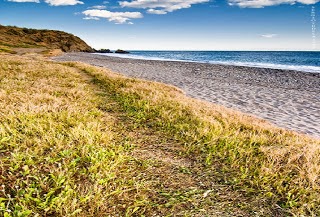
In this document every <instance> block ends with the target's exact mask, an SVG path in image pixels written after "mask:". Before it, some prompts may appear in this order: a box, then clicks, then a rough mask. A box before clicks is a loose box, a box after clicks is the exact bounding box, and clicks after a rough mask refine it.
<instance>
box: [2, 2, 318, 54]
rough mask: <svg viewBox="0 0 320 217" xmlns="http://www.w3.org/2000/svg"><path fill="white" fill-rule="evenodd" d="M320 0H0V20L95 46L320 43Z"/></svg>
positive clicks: (298, 46) (310, 46)
mask: <svg viewBox="0 0 320 217" xmlns="http://www.w3.org/2000/svg"><path fill="white" fill-rule="evenodd" d="M319 2H320V0H117V1H114V0H107V1H105V0H0V24H1V25H12V26H19V27H27V28H37V29H54V30H62V31H66V32H69V33H72V34H74V35H77V36H79V37H80V38H82V39H83V40H85V41H86V42H87V43H88V44H89V45H90V46H92V47H94V48H96V49H101V48H106V49H107V48H109V49H112V50H114V49H125V50H254V51H255V50H320V35H319V30H318V27H319V22H320V19H319V16H318V14H320V10H319V9H320V7H319V4H320V3H319ZM312 10H313V11H314V13H313V14H312Z"/></svg>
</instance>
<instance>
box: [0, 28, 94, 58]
mask: <svg viewBox="0 0 320 217" xmlns="http://www.w3.org/2000/svg"><path fill="white" fill-rule="evenodd" d="M0 45H3V46H6V47H13V48H39V47H42V48H47V49H61V50H62V51H63V52H94V49H93V48H91V47H90V46H89V45H87V44H86V43H85V42H84V41H83V40H82V39H80V38H79V37H77V36H74V35H72V34H70V33H66V32H62V31H55V30H37V29H27V28H19V27H15V26H2V25H0Z"/></svg>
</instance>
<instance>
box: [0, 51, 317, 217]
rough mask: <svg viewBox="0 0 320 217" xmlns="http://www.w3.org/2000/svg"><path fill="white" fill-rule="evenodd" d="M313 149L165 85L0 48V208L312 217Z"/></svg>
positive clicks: (0, 211) (41, 212) (8, 212)
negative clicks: (13, 53) (11, 52)
mask: <svg viewBox="0 0 320 217" xmlns="http://www.w3.org/2000/svg"><path fill="white" fill-rule="evenodd" d="M319 149H320V142H319V140H314V139H311V138H308V137H306V136H303V135H298V134H295V133H293V132H289V131H285V130H282V129H278V128H275V127H273V126H271V125H269V124H268V123H267V122H265V121H262V120H258V119H255V118H252V117H249V116H246V115H244V114H242V113H238V112H236V111H232V110H229V109H226V108H224V107H221V106H218V105H213V104H210V103H206V102H203V101H199V100H194V99H190V98H187V97H186V96H184V95H183V94H182V92H181V91H180V90H178V89H176V88H175V87H171V86H167V85H163V84H159V83H155V82H147V81H142V80H138V79H131V78H126V77H123V76H120V75H118V74H115V73H113V72H110V71H108V70H107V69H102V68H97V67H92V66H89V65H85V64H80V63H55V62H51V61H48V60H46V59H44V58H43V57H40V56H37V55H25V56H17V55H10V54H2V55H1V54H0V185H1V186H0V216H6V217H7V216H98V217H99V216H291V215H292V216H294V215H297V216H298V215H308V216H312V215H314V216H319V215H320V211H319V210H320V191H319V190H320V189H319V174H320V166H319V165H320V162H319V160H320V156H319V154H320V150H319Z"/></svg>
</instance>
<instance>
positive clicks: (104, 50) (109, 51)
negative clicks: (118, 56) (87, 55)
mask: <svg viewBox="0 0 320 217" xmlns="http://www.w3.org/2000/svg"><path fill="white" fill-rule="evenodd" d="M95 52H96V53H113V52H112V51H111V50H110V49H100V50H95Z"/></svg>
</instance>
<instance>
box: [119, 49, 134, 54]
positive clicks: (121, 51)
mask: <svg viewBox="0 0 320 217" xmlns="http://www.w3.org/2000/svg"><path fill="white" fill-rule="evenodd" d="M115 53H119V54H128V53H130V52H128V51H125V50H120V49H118V50H116V51H115Z"/></svg>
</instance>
